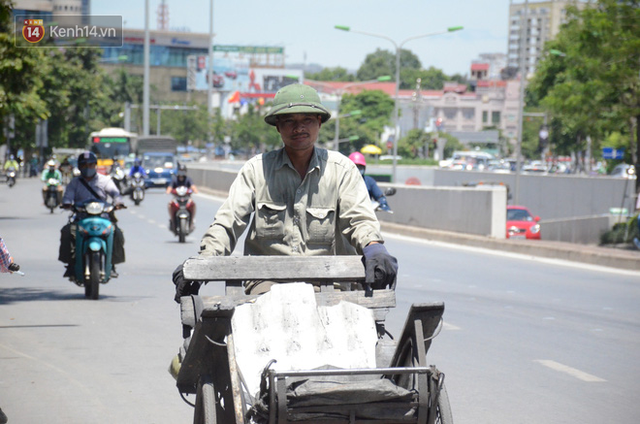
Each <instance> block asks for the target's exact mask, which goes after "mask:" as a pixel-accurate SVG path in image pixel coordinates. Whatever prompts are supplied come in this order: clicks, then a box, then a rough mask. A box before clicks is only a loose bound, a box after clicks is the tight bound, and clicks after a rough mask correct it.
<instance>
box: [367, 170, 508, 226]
mask: <svg viewBox="0 0 640 424" xmlns="http://www.w3.org/2000/svg"><path fill="white" fill-rule="evenodd" d="M387 186H391V185H390V184H385V183H381V184H380V187H381V188H382V189H383V190H384V188H385V187H387ZM393 186H394V187H395V188H396V190H397V192H396V194H395V195H394V196H390V197H389V198H387V201H388V202H389V204H390V206H391V209H393V211H394V213H393V214H389V213H385V212H378V218H379V219H380V220H381V221H385V222H392V223H396V224H404V225H414V226H417V227H423V228H429V229H433V230H442V231H454V232H459V233H466V234H477V235H483V236H490V237H494V238H498V239H503V238H505V233H506V215H507V212H506V205H507V203H506V202H507V193H506V190H505V189H504V187H478V188H467V187H422V186H398V185H393Z"/></svg>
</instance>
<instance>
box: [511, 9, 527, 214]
mask: <svg viewBox="0 0 640 424" xmlns="http://www.w3.org/2000/svg"><path fill="white" fill-rule="evenodd" d="M528 15H529V0H525V2H524V9H523V13H522V14H520V61H519V62H520V63H519V64H518V68H519V69H518V71H519V73H520V99H519V104H518V112H519V113H518V143H517V144H516V181H515V187H514V190H513V193H514V194H513V201H514V202H515V203H514V205H518V204H520V168H521V165H522V158H521V156H522V119H523V115H524V86H525V83H526V81H527V70H526V66H525V53H526V51H527V49H526V48H525V47H526V44H525V40H526V35H527V27H528V26H529V25H528V22H527V19H528Z"/></svg>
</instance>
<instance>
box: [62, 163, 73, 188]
mask: <svg viewBox="0 0 640 424" xmlns="http://www.w3.org/2000/svg"><path fill="white" fill-rule="evenodd" d="M72 172H73V166H72V165H71V162H69V158H68V157H65V158H64V159H63V160H62V163H61V164H60V174H62V177H63V181H64V182H65V184H66V183H67V182H69V180H70V179H71V173H72Z"/></svg>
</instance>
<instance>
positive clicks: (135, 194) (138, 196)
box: [129, 172, 145, 206]
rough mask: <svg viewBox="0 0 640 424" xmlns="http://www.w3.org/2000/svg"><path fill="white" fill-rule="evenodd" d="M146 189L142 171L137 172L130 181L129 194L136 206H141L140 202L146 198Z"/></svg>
mask: <svg viewBox="0 0 640 424" xmlns="http://www.w3.org/2000/svg"><path fill="white" fill-rule="evenodd" d="M144 190H145V187H144V178H143V177H142V174H141V173H140V172H135V173H134V174H133V177H132V178H131V181H130V182H129V195H130V196H131V200H133V202H134V203H135V204H136V206H139V205H140V202H142V201H143V200H144Z"/></svg>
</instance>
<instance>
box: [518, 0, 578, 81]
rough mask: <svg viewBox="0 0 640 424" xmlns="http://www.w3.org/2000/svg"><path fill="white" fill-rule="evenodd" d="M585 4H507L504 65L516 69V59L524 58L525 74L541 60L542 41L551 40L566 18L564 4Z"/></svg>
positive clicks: (562, 0)
mask: <svg viewBox="0 0 640 424" xmlns="http://www.w3.org/2000/svg"><path fill="white" fill-rule="evenodd" d="M569 5H575V6H577V7H578V8H583V7H585V5H586V3H584V2H581V1H577V0H550V1H542V2H526V3H525V2H522V1H521V2H519V3H514V2H513V0H512V2H511V4H510V5H509V26H508V28H509V41H508V46H507V66H508V67H510V68H513V69H516V70H518V71H519V68H520V59H521V57H524V68H525V69H524V70H525V73H524V74H525V75H527V77H529V76H530V75H532V74H533V73H534V72H535V70H536V66H537V64H538V62H539V61H540V59H541V55H542V51H543V48H544V43H546V42H547V41H549V40H552V39H553V38H554V37H555V36H556V35H557V34H558V32H559V31H560V26H561V25H562V24H563V23H564V22H565V21H566V16H567V7H568V6H569Z"/></svg>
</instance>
